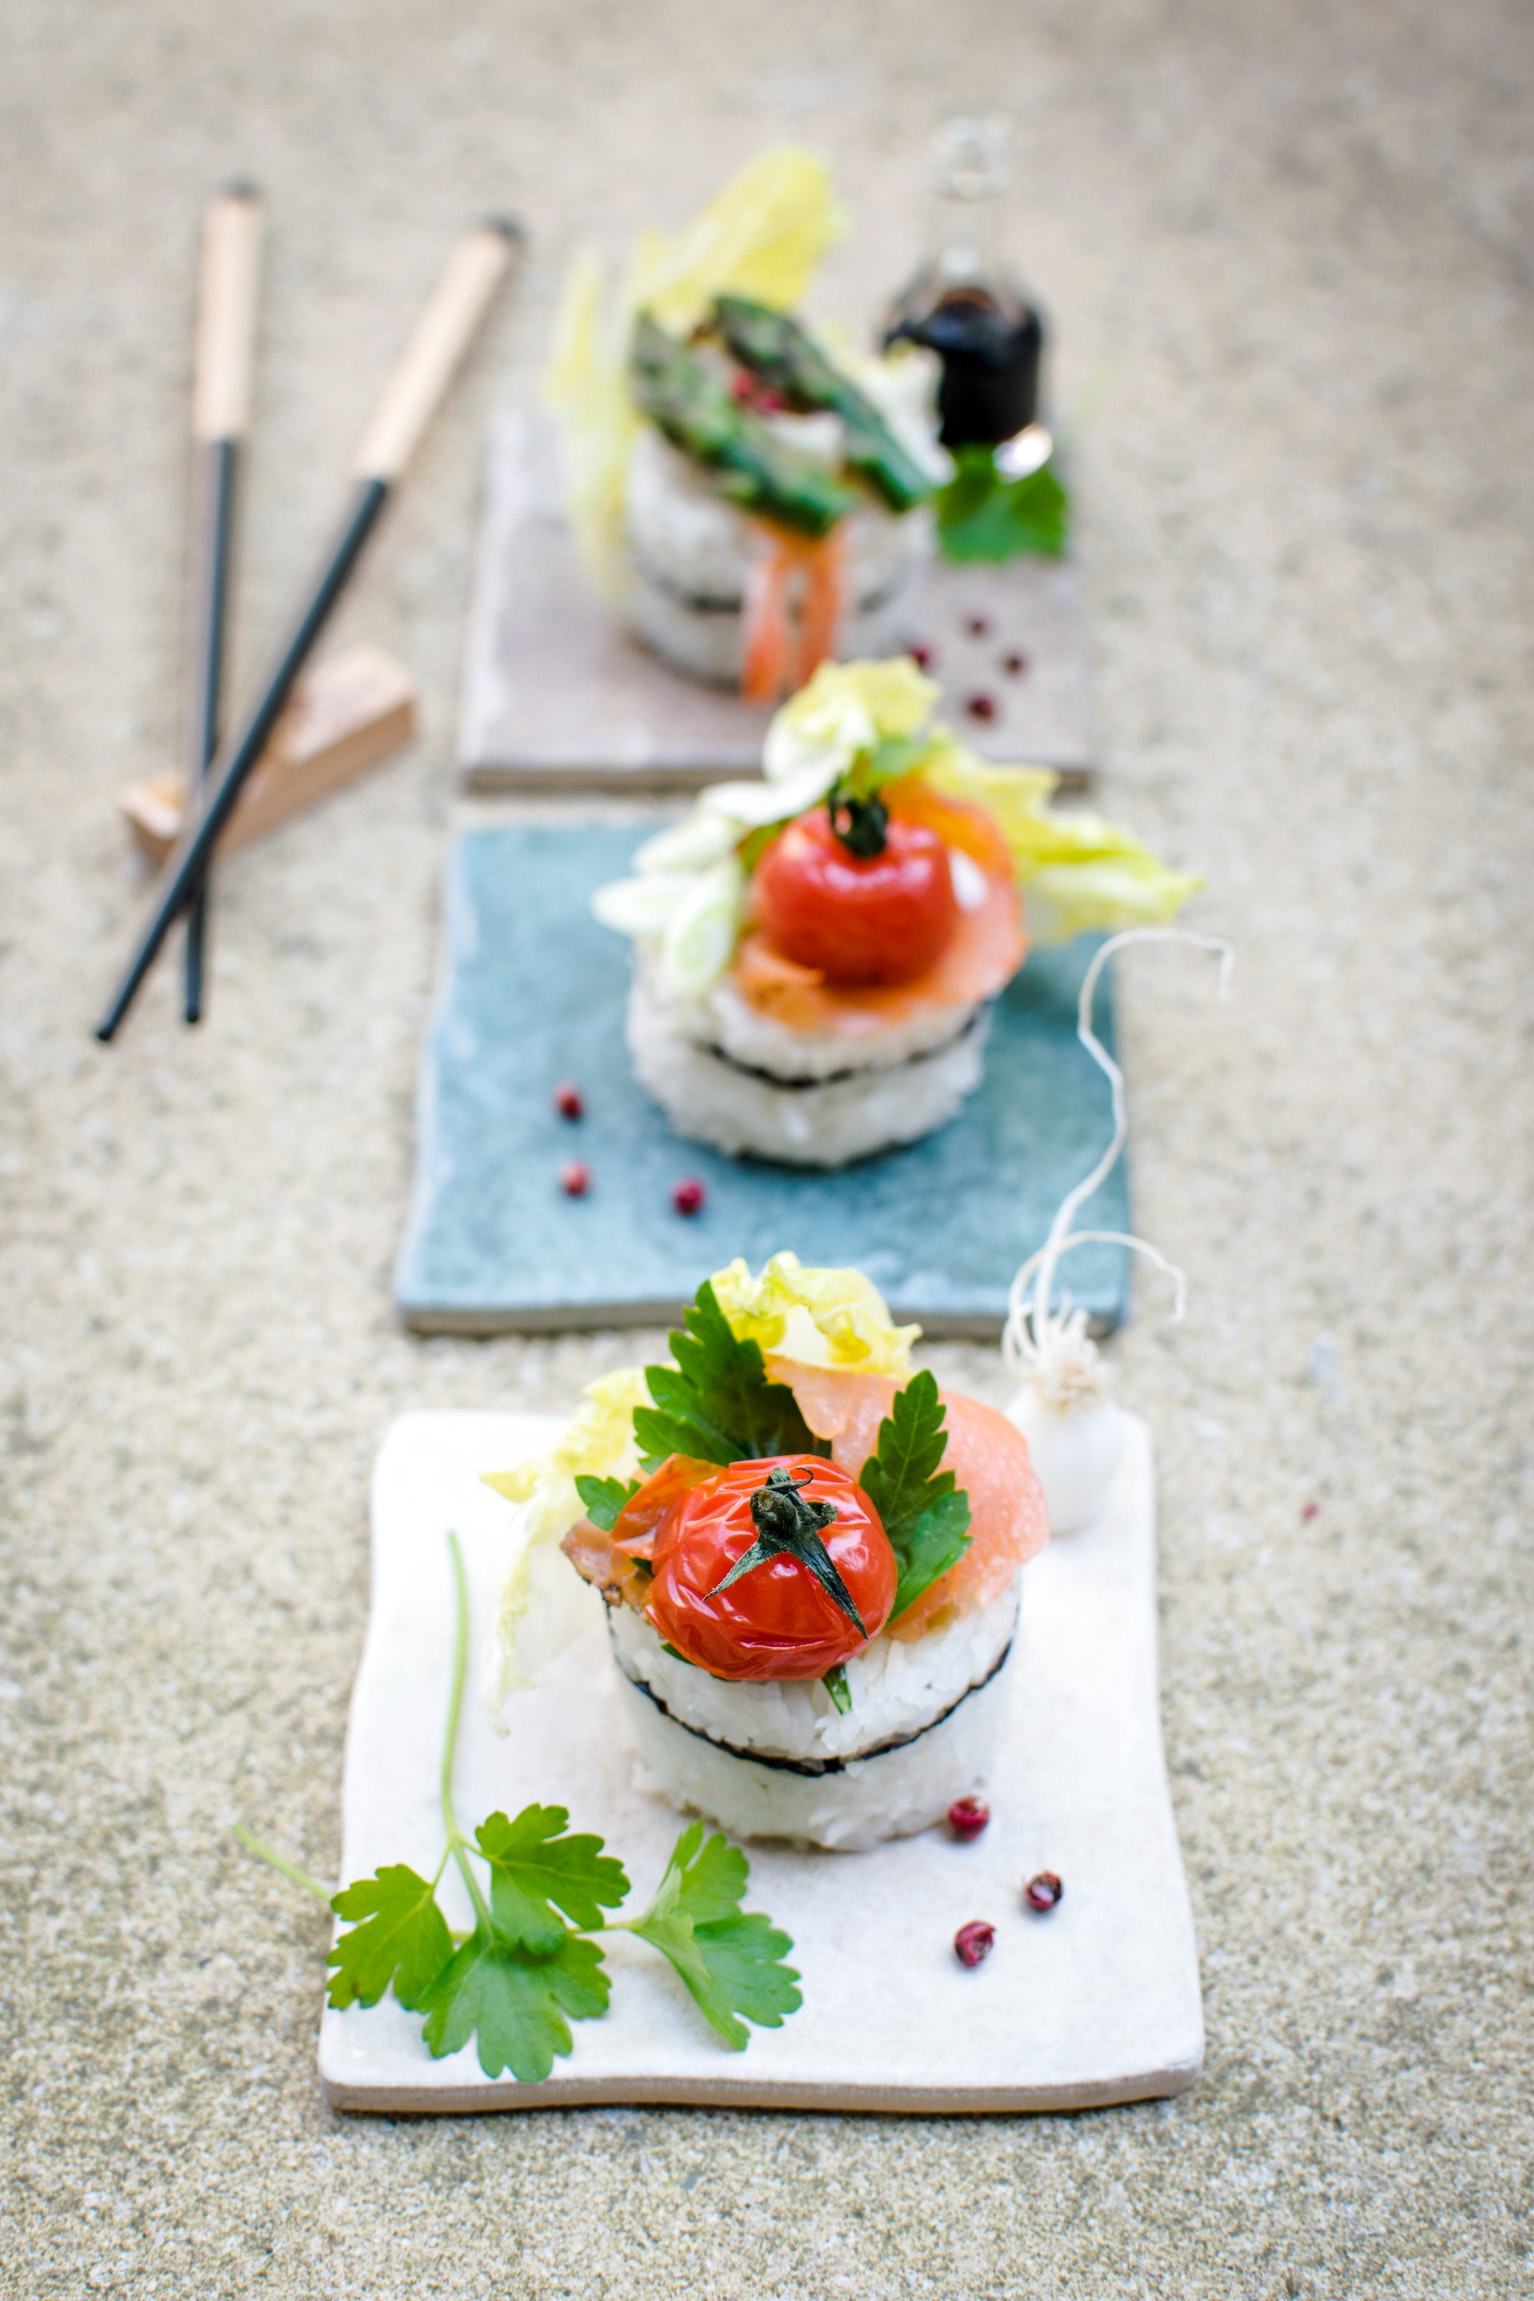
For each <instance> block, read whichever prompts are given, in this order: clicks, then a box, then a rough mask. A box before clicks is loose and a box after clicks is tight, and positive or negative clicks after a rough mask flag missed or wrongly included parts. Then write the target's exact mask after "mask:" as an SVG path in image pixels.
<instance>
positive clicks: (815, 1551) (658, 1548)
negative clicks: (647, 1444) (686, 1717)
mask: <svg viewBox="0 0 1534 2301" xmlns="http://www.w3.org/2000/svg"><path fill="white" fill-rule="evenodd" d="M652 1564H653V1565H654V1568H655V1579H654V1581H653V1583H652V1584H651V1585H650V1595H649V1601H648V1603H647V1605H646V1607H645V1612H646V1614H647V1615H648V1617H649V1619H650V1621H651V1622H652V1623H653V1624H654V1626H655V1628H656V1629H657V1630H658V1631H659V1632H660V1634H661V1636H662V1637H663V1638H664V1639H665V1640H666V1641H667V1643H668V1644H669V1645H672V1646H674V1647H675V1648H676V1650H677V1652H678V1653H679V1654H682V1655H685V1656H686V1658H687V1660H688V1661H689V1662H695V1663H696V1664H697V1665H698V1667H699V1669H701V1670H708V1671H709V1672H711V1673H712V1675H713V1676H714V1677H716V1678H731V1679H749V1680H762V1679H771V1678H823V1677H824V1676H825V1674H826V1672H827V1670H830V1669H834V1668H835V1666H836V1664H837V1663H838V1662H845V1661H846V1659H847V1657H848V1656H849V1654H855V1653H857V1651H858V1649H859V1648H860V1647H861V1646H863V1645H865V1644H866V1643H867V1641H868V1640H869V1639H870V1638H872V1637H876V1636H877V1634H878V1633H879V1631H881V1630H882V1629H883V1627H884V1625H885V1623H886V1622H887V1621H888V1619H889V1612H890V1608H891V1606H892V1605H893V1604H894V1602H895V1554H894V1552H893V1551H892V1550H891V1548H890V1546H889V1538H888V1536H887V1535H886V1534H885V1531H884V1528H883V1527H882V1526H881V1525H880V1523H879V1517H878V1513H877V1511H876V1510H875V1509H874V1506H873V1504H872V1503H871V1502H870V1501H869V1499H868V1497H867V1495H866V1494H865V1493H864V1492H863V1491H862V1489H861V1488H860V1487H859V1486H858V1485H856V1484H855V1482H854V1481H853V1480H852V1479H851V1478H850V1477H849V1476H848V1474H847V1472H846V1471H845V1470H839V1469H838V1468H837V1467H836V1465H835V1463H834V1462H828V1461H826V1459H825V1458H824V1456H822V1455H819V1454H783V1455H777V1456H774V1457H772V1458H770V1459H769V1460H767V1461H762V1462H736V1463H734V1464H732V1465H731V1467H730V1468H729V1469H728V1470H718V1471H715V1472H714V1473H713V1475H712V1476H711V1477H707V1478H705V1479H703V1480H702V1481H701V1482H700V1483H699V1484H698V1485H696V1486H693V1487H691V1488H690V1489H689V1490H688V1491H687V1492H686V1493H684V1494H682V1495H681V1496H680V1497H679V1499H678V1500H677V1501H675V1502H674V1503H673V1505H672V1507H671V1508H670V1510H668V1512H667V1514H666V1516H665V1518H664V1519H663V1520H662V1521H661V1524H660V1526H659V1527H658V1528H657V1529H656V1534H655V1544H654V1549H653V1552H652Z"/></svg>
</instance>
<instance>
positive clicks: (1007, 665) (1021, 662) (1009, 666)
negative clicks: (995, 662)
mask: <svg viewBox="0 0 1534 2301" xmlns="http://www.w3.org/2000/svg"><path fill="white" fill-rule="evenodd" d="M1001 668H1002V670H1003V671H1010V672H1011V674H1012V676H1013V678H1014V679H1021V677H1022V675H1023V673H1024V672H1025V671H1026V670H1027V668H1028V658H1027V656H1026V655H1025V654H1024V653H1023V651H1022V649H1021V648H1020V647H1014V648H1013V649H1012V650H1011V652H1010V654H1007V655H1004V656H1003V657H1002V659H1001Z"/></svg>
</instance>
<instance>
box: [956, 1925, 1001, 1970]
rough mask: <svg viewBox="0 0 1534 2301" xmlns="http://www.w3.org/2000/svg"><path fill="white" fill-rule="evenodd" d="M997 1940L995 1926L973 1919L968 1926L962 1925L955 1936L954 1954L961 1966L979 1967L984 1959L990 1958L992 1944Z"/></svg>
mask: <svg viewBox="0 0 1534 2301" xmlns="http://www.w3.org/2000/svg"><path fill="white" fill-rule="evenodd" d="M995 1939H996V1928H995V1927H994V1926H993V1925H987V1924H986V1922H985V1920H984V1918H972V1919H971V1920H970V1922H969V1924H968V1925H961V1926H960V1928H959V1930H958V1932H957V1933H956V1934H955V1935H954V1937H953V1954H954V1956H955V1957H956V1958H957V1959H958V1961H959V1963H960V1965H979V1963H980V1961H981V1959H982V1958H987V1957H989V1956H990V1954H991V1944H992V1942H993V1941H994V1940H995Z"/></svg>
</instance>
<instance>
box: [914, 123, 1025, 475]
mask: <svg viewBox="0 0 1534 2301" xmlns="http://www.w3.org/2000/svg"><path fill="white" fill-rule="evenodd" d="M933 173H934V182H933V193H934V197H933V203H932V204H933V209H934V211H935V213H934V219H933V226H932V228H931V229H930V231H929V234H928V239H927V251H928V252H927V253H926V255H925V256H924V257H923V260H922V262H921V264H920V266H919V268H918V270H917V273H916V276H915V278H914V279H913V280H912V281H911V283H910V285H909V287H907V288H906V289H905V291H904V293H903V294H902V295H900V296H899V297H898V298H897V299H896V302H895V305H894V308H893V310H892V311H891V313H890V317H889V320H888V322H887V323H886V326H885V331H884V344H885V348H886V350H888V348H889V347H890V346H891V345H892V344H896V343H902V342H904V343H914V344H924V345H926V347H927V348H928V349H929V350H930V351H934V352H936V353H937V355H938V357H939V359H940V360H941V361H942V363H943V375H942V381H941V383H940V385H939V387H938V401H937V407H938V417H939V421H940V424H941V432H940V437H941V439H942V442H943V445H944V447H947V448H956V447H992V448H994V447H998V446H999V445H1000V444H1001V443H1002V441H1004V440H1016V439H1017V438H1018V434H1019V433H1022V432H1028V431H1030V428H1031V427H1037V429H1038V434H1039V445H1040V447H1041V449H1042V452H1041V453H1039V455H1038V457H1037V460H1038V461H1039V462H1042V461H1043V460H1044V458H1045V457H1046V456H1047V455H1048V453H1049V438H1048V434H1047V433H1046V432H1044V431H1043V427H1042V425H1041V424H1040V421H1039V417H1040V386H1041V375H1040V370H1041V367H1042V364H1043V355H1044V322H1043V319H1042V318H1041V316H1040V314H1039V312H1038V311H1037V309H1036V308H1035V306H1034V305H1033V304H1031V303H1030V302H1029V301H1028V298H1027V297H1026V296H1025V295H1024V294H1023V292H1022V290H1021V288H1020V287H1018V286H1017V284H1016V283H1015V281H1014V280H1013V279H1012V277H1011V275H1010V273H1009V272H1008V271H1007V269H1006V267H1005V265H1004V264H1003V263H1002V261H1001V258H1000V255H999V252H998V249H997V245H996V242H997V237H998V223H999V210H1000V206H1001V201H1002V198H1003V195H1004V194H1005V192H1006V189H1007V171H1006V145H1005V130H1004V128H1003V127H1002V126H1001V124H1000V123H999V122H998V121H994V120H949V121H948V122H947V123H946V124H945V125H944V126H943V127H942V128H941V129H939V131H938V134H937V136H936V138H935V139H934V171H933ZM1019 444H1021V443H1019ZM1029 460H1032V459H1031V458H1030V459H1029Z"/></svg>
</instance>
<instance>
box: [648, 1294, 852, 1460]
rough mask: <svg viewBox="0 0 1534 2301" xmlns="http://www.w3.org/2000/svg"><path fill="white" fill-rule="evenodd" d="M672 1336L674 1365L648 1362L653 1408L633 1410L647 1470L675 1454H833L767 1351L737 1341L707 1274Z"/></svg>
mask: <svg viewBox="0 0 1534 2301" xmlns="http://www.w3.org/2000/svg"><path fill="white" fill-rule="evenodd" d="M682 1316H683V1331H682V1332H680V1333H676V1334H673V1335H672V1336H671V1350H672V1355H673V1356H674V1357H675V1359H676V1364H675V1366H647V1367H646V1368H645V1383H646V1385H647V1387H648V1389H649V1393H650V1396H651V1398H652V1399H653V1400H654V1401H655V1403H654V1405H653V1406H636V1407H635V1409H634V1436H635V1438H636V1439H637V1440H638V1442H639V1449H640V1458H641V1460H642V1461H643V1462H644V1465H645V1468H646V1469H647V1470H658V1469H659V1468H660V1465H661V1464H662V1463H663V1462H664V1461H665V1459H666V1457H667V1455H669V1454H685V1455H687V1456H689V1457H690V1458H691V1459H692V1460H693V1461H695V1462H717V1463H719V1464H721V1465H728V1464H729V1463H731V1462H746V1461H759V1460H761V1459H762V1458H763V1457H764V1456H766V1455H769V1454H829V1453H830V1451H831V1449H830V1447H829V1445H828V1444H827V1443H826V1442H825V1441H824V1440H823V1439H819V1438H817V1437H816V1436H815V1434H814V1432H813V1431H812V1430H811V1429H810V1426H809V1424H808V1423H807V1422H806V1421H805V1419H804V1416H803V1415H802V1414H801V1413H800V1411H799V1402H798V1400H797V1399H796V1398H795V1396H794V1394H793V1392H792V1391H791V1390H790V1389H789V1388H788V1387H787V1385H786V1384H785V1383H782V1382H769V1381H768V1379H767V1369H766V1367H765V1365H764V1364H763V1362H762V1354H761V1351H760V1349H759V1348H758V1347H757V1345H756V1344H755V1343H754V1342H738V1341H737V1340H736V1338H735V1336H734V1335H733V1334H732V1333H731V1331H730V1322H729V1320H728V1319H727V1318H726V1317H725V1315H724V1312H723V1311H722V1310H721V1309H720V1307H719V1302H718V1298H717V1297H716V1295H715V1293H714V1289H713V1287H712V1285H711V1284H710V1283H709V1281H708V1280H707V1279H705V1280H704V1282H703V1284H702V1286H700V1287H699V1289H698V1299H697V1301H696V1302H695V1303H694V1304H693V1305H692V1307H691V1308H690V1309H688V1310H686V1311H684V1312H683V1314H682Z"/></svg>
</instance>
